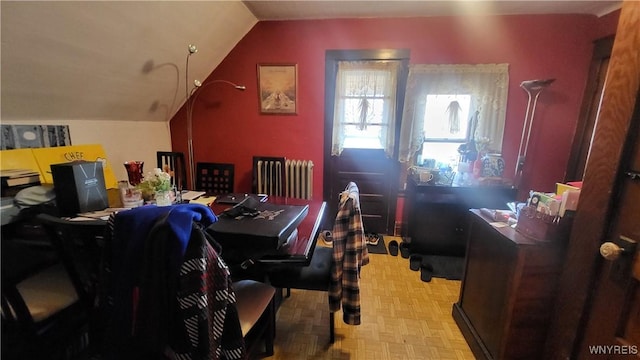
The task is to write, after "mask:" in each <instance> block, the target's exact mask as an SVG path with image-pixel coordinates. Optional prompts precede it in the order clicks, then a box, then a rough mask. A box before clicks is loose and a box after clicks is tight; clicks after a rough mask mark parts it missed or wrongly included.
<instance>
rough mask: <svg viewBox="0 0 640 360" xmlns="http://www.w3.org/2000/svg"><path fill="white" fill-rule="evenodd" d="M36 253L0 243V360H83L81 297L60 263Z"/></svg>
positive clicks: (86, 348) (85, 335)
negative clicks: (0, 284)
mask: <svg viewBox="0 0 640 360" xmlns="http://www.w3.org/2000/svg"><path fill="white" fill-rule="evenodd" d="M78 226H79V227H80V226H81V225H78ZM36 252H37V251H36V249H35V248H33V247H32V246H28V245H25V244H21V243H18V242H12V241H10V240H9V239H3V241H2V359H34V360H35V359H52V360H58V359H71V358H79V357H83V356H84V357H86V356H88V354H91V341H92V340H91V335H90V329H89V324H90V316H91V310H90V308H89V306H88V303H87V302H86V301H87V297H86V296H85V295H86V294H87V292H85V291H84V290H82V287H78V286H77V282H76V280H77V277H75V276H73V275H72V273H71V272H70V271H69V267H68V266H67V263H66V261H65V260H63V262H62V263H61V262H60V261H59V257H55V258H49V259H46V260H44V261H43V258H42V257H40V256H38V254H36ZM60 255H62V254H60ZM60 258H63V259H64V258H65V257H64V256H60ZM74 279H75V280H74Z"/></svg>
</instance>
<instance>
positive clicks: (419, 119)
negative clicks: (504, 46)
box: [398, 64, 509, 162]
mask: <svg viewBox="0 0 640 360" xmlns="http://www.w3.org/2000/svg"><path fill="white" fill-rule="evenodd" d="M508 85H509V65H508V64H480V65H430V64H416V65H411V66H410V67H409V77H408V79H407V90H406V93H405V101H404V111H403V115H402V126H401V130H400V150H399V152H400V153H399V154H398V160H399V161H400V162H409V161H411V159H412V157H413V156H414V154H415V153H416V151H418V149H419V148H420V146H421V145H422V143H423V141H424V134H423V129H424V117H425V105H426V100H427V95H438V94H470V95H471V111H469V113H470V114H473V116H475V117H477V119H475V118H474V121H475V120H477V124H476V127H475V134H470V136H472V138H473V139H481V138H488V139H489V141H490V145H489V148H490V149H491V150H493V151H496V152H501V151H502V136H503V132H504V123H505V117H506V110H507V90H508ZM469 120H470V119H461V121H469ZM467 140H471V139H467Z"/></svg>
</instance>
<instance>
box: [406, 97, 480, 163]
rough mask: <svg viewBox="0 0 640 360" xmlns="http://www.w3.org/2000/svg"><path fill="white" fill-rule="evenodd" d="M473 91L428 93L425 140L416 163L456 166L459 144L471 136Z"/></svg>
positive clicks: (424, 130) (425, 111) (424, 129)
mask: <svg viewBox="0 0 640 360" xmlns="http://www.w3.org/2000/svg"><path fill="white" fill-rule="evenodd" d="M470 106H471V95H469V94H462V95H460V94H436V95H427V96H426V100H425V109H424V128H423V132H424V143H423V145H422V151H421V152H419V153H418V156H417V158H416V165H418V166H426V167H431V168H446V167H449V166H450V167H452V168H455V165H456V164H457V162H458V158H459V153H458V148H459V147H460V145H461V144H463V143H466V142H468V140H469V136H470V134H469V131H468V130H469V125H470V124H469V123H470V121H469V110H470Z"/></svg>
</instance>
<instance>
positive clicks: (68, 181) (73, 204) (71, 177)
mask: <svg viewBox="0 0 640 360" xmlns="http://www.w3.org/2000/svg"><path fill="white" fill-rule="evenodd" d="M51 176H52V177H53V187H54V190H55V193H56V205H57V207H58V212H59V215H60V216H75V215H77V214H78V213H83V212H88V211H96V210H103V209H106V208H107V207H109V199H108V197H107V188H106V186H105V183H104V172H103V169H102V162H100V161H77V162H70V163H63V164H51Z"/></svg>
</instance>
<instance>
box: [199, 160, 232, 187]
mask: <svg viewBox="0 0 640 360" xmlns="http://www.w3.org/2000/svg"><path fill="white" fill-rule="evenodd" d="M233 175H234V165H233V164H221V163H205V162H199V163H198V164H197V165H196V189H195V190H200V191H206V192H207V194H212V195H222V194H230V193H232V192H233V180H234V179H233Z"/></svg>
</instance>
